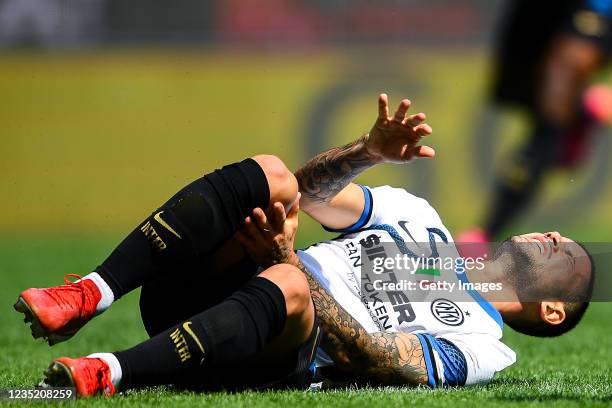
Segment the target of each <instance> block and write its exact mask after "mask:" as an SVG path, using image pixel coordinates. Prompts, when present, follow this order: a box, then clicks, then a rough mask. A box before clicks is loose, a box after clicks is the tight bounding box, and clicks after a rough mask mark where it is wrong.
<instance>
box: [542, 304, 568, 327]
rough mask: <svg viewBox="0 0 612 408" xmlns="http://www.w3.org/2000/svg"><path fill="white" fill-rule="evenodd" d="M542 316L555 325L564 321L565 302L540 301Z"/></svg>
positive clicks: (544, 319) (545, 320)
mask: <svg viewBox="0 0 612 408" xmlns="http://www.w3.org/2000/svg"><path fill="white" fill-rule="evenodd" d="M540 318H541V319H542V320H543V321H544V322H546V323H548V324H551V325H553V326H556V325H558V324H561V323H563V321H564V320H565V305H564V304H563V302H542V303H540Z"/></svg>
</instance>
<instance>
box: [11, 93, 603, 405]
mask: <svg viewBox="0 0 612 408" xmlns="http://www.w3.org/2000/svg"><path fill="white" fill-rule="evenodd" d="M409 106H410V102H409V101H408V100H405V99H404V100H402V102H401V104H400V106H399V108H398V109H397V111H396V112H395V114H394V115H393V116H389V113H388V104H387V96H386V95H384V94H383V95H381V96H380V98H379V116H378V119H377V120H376V123H375V125H374V126H373V128H372V130H371V131H370V133H369V134H367V135H365V136H363V137H361V138H359V139H358V140H356V141H354V142H352V143H350V144H348V145H346V146H343V147H339V148H334V149H331V150H329V151H327V152H324V153H321V154H320V155H318V156H316V157H314V158H313V159H311V160H310V161H308V162H307V163H306V164H305V165H304V166H303V167H302V168H300V169H299V170H298V171H297V172H296V173H295V176H294V175H293V174H292V173H291V172H290V171H289V170H287V168H286V167H285V165H284V164H283V163H282V162H281V161H280V160H279V159H278V158H276V157H273V156H255V157H253V158H251V159H247V160H245V161H242V162H240V163H235V164H232V165H229V166H226V167H224V168H222V169H221V170H217V171H214V172H212V173H210V174H208V175H206V176H204V177H202V178H200V179H198V180H196V181H195V182H193V183H191V184H189V185H188V186H187V187H185V188H183V189H182V190H181V191H179V192H178V193H177V194H176V195H175V196H173V197H172V198H171V199H170V200H169V201H168V202H167V203H165V204H164V205H163V206H162V207H160V208H159V209H157V210H156V211H154V212H153V213H152V215H151V216H150V217H148V218H147V219H146V220H145V221H144V222H143V223H142V224H140V225H139V226H138V227H137V228H136V229H135V230H134V231H133V232H132V233H131V234H130V235H128V236H127V238H125V240H124V241H123V242H122V243H121V244H120V245H119V246H118V247H117V248H116V249H115V251H113V252H112V253H111V255H110V256H109V257H108V258H107V259H106V260H105V261H104V262H103V263H102V265H100V266H99V267H98V268H96V269H95V272H93V273H91V274H89V275H87V276H85V277H84V278H83V279H80V280H78V281H77V282H68V281H66V284H65V285H62V286H56V287H52V288H47V289H28V290H26V291H24V292H22V293H21V295H20V296H19V299H18V301H17V303H16V305H15V308H16V309H17V310H18V311H19V312H21V313H24V314H25V316H26V321H30V322H31V323H32V325H31V329H32V333H33V335H34V337H44V338H46V339H47V340H48V341H49V343H50V344H54V343H57V342H59V341H64V340H67V339H68V338H70V337H71V336H73V335H74V334H75V333H76V332H77V331H78V330H79V329H80V328H81V327H82V326H83V325H85V323H87V322H88V321H89V320H90V319H91V318H92V317H93V316H95V315H97V314H100V313H102V312H103V311H104V310H106V309H107V308H108V307H109V306H110V305H111V304H112V303H113V302H114V301H116V300H118V299H119V298H120V297H121V296H123V295H124V294H126V293H128V292H130V291H131V290H134V289H136V288H137V287H140V286H142V293H141V299H140V309H141V315H142V319H143V322H144V325H145V328H146V330H147V332H148V333H149V335H150V339H149V340H146V341H144V342H142V343H141V344H138V345H136V346H135V347H133V348H131V349H127V350H123V351H119V352H115V353H96V354H92V355H89V356H87V357H80V358H76V359H73V358H67V357H62V358H58V359H56V360H54V361H53V362H52V363H51V365H50V366H49V368H48V369H47V370H46V372H45V379H44V383H46V384H48V385H53V386H75V387H76V389H77V392H78V394H79V395H83V396H85V395H94V394H100V393H105V394H107V395H108V394H113V393H114V392H115V391H116V390H127V389H130V388H134V387H141V386H150V385H157V384H178V385H181V386H204V387H206V388H215V387H225V388H229V389H243V388H255V389H261V388H270V387H273V388H288V387H291V388H303V387H307V386H308V385H309V384H310V383H311V382H312V381H313V379H314V378H315V376H320V374H321V373H322V372H323V374H325V375H331V376H332V377H334V376H338V375H341V376H342V377H344V378H345V379H349V380H351V381H359V382H369V383H371V384H401V385H419V384H428V385H429V386H431V387H436V386H439V385H464V384H472V383H476V382H481V381H487V380H489V379H491V378H492V377H493V375H494V374H495V372H497V371H499V370H501V369H503V368H505V367H507V366H509V365H510V364H512V363H513V362H514V361H515V355H514V352H513V351H512V350H511V349H510V348H508V347H507V346H505V345H504V344H503V343H501V342H500V338H501V336H502V325H503V323H502V319H503V320H504V321H506V322H507V323H508V324H509V325H511V326H512V327H513V328H515V329H517V330H519V331H522V332H525V333H528V334H533V335H538V336H554V335H559V334H561V333H564V332H565V331H567V330H569V329H571V328H572V327H573V326H574V325H575V324H576V323H577V322H578V321H579V320H580V318H581V316H582V314H583V313H584V311H585V309H586V307H587V305H588V302H587V301H586V300H585V298H586V297H588V294H589V293H590V292H589V291H590V288H591V287H592V279H593V278H592V265H591V263H590V260H589V257H588V254H586V252H585V251H584V250H583V249H582V248H581V247H580V246H578V245H573V246H568V247H567V249H564V250H561V246H562V243H563V242H567V243H571V242H572V241H571V240H569V239H567V238H564V237H561V236H560V235H559V234H558V233H548V234H539V233H534V234H527V235H522V236H518V237H514V238H512V239H511V240H508V241H507V242H505V243H504V244H503V245H502V246H501V248H500V250H499V251H498V252H497V254H496V255H495V257H494V259H492V260H491V261H490V262H487V263H486V268H485V270H483V271H477V272H478V273H476V272H474V271H467V273H466V274H454V273H453V276H451V277H449V279H455V280H459V279H462V280H467V279H468V278H469V279H470V280H471V281H473V282H478V281H488V282H500V283H503V284H504V285H505V290H506V293H507V294H508V296H513V299H515V300H514V301H512V302H497V303H495V302H494V303H491V302H488V301H487V300H485V298H483V296H485V297H486V296H487V294H483V296H481V295H480V294H479V293H477V292H475V291H472V294H471V296H474V297H475V300H476V301H468V302H462V303H459V304H456V303H453V302H447V303H442V304H440V303H439V302H438V304H435V303H436V302H413V303H410V300H409V298H408V296H407V295H406V294H405V293H404V292H393V291H387V292H384V293H383V292H380V293H379V294H371V293H361V288H360V283H359V279H360V262H358V261H356V258H355V256H357V257H358V256H360V249H361V248H362V247H363V248H365V249H368V250H369V249H375V248H376V247H378V246H380V245H381V244H382V243H383V242H389V243H391V244H393V243H395V244H396V245H397V247H398V248H400V249H401V248H403V249H404V250H405V249H406V245H407V242H426V243H428V244H431V245H432V246H433V247H436V246H446V247H451V248H454V245H453V242H452V239H451V235H450V233H449V232H448V230H447V229H446V227H445V226H444V225H443V224H442V221H441V220H440V218H439V216H438V214H437V213H436V211H435V210H434V209H433V208H432V207H431V206H430V205H429V204H428V203H427V202H426V201H425V200H423V199H420V198H417V197H415V196H413V195H411V194H409V193H408V192H406V191H405V190H403V189H395V188H391V187H388V186H385V187H377V188H369V187H363V186H359V185H357V184H354V183H352V180H353V179H354V178H355V177H357V175H358V174H360V173H361V172H363V171H364V170H366V169H368V168H370V167H372V166H374V165H377V164H380V163H386V162H387V163H389V162H392V163H404V162H408V161H410V160H411V159H413V158H415V157H433V155H434V151H433V149H432V148H430V147H427V146H419V145H418V143H419V142H420V140H421V139H422V138H423V137H425V136H427V135H429V134H430V133H431V128H430V127H429V126H428V125H427V124H425V123H423V121H424V120H425V115H424V114H422V113H419V114H416V115H409V116H406V113H407V110H408V108H409ZM298 185H299V190H300V191H301V206H302V209H303V210H305V211H306V212H307V213H308V214H309V215H310V216H312V217H313V218H314V219H316V220H317V221H319V222H321V224H323V225H325V226H326V228H328V229H332V230H338V231H343V233H342V235H340V236H339V237H338V238H336V239H333V240H330V241H326V242H320V243H318V244H315V245H313V246H311V247H309V248H307V249H305V250H303V251H298V252H297V253H296V252H294V251H293V240H294V236H295V232H296V229H297V216H298V207H299V205H300V197H299V194H298ZM521 242H533V243H536V244H537V245H535V244H534V245H530V246H525V245H523V246H521V245H520V244H519V243H521ZM532 247H533V248H535V250H531V249H530V248H532ZM551 259H552V260H555V259H557V260H559V262H558V263H557V264H560V265H561V266H558V267H557V268H556V269H555V270H551V268H550V267H548V266H549V265H550V264H551V263H550V261H551ZM545 265H546V268H545V267H544V266H545ZM553 272H554V275H551V274H553ZM551 277H552V278H554V279H555V285H554V289H555V290H556V292H554V294H553V295H552V297H551V299H553V300H550V301H541V302H528V303H526V302H521V301H520V299H521V295H522V294H524V293H525V292H526V291H529V290H535V289H541V287H542V286H543V285H548V286H550V281H549V279H551ZM568 293H570V294H572V295H573V297H572V298H575V299H580V300H577V301H574V302H567V301H561V300H555V299H556V297H555V296H557V295H559V298H560V299H561V298H562V296H563V295H565V294H568ZM383 296H384V297H383ZM438 300H439V299H438ZM440 307H441V308H440Z"/></svg>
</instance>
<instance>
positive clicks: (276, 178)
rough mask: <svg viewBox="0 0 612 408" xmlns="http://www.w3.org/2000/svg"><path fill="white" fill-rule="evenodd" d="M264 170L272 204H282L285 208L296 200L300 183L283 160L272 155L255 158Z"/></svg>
mask: <svg viewBox="0 0 612 408" xmlns="http://www.w3.org/2000/svg"><path fill="white" fill-rule="evenodd" d="M253 160H255V161H256V162H257V163H258V164H259V165H260V166H261V168H262V169H263V171H264V173H265V175H266V179H267V180H268V186H269V188H270V203H275V202H281V203H283V204H284V205H285V208H289V206H290V205H291V204H292V203H293V201H294V200H295V197H296V196H297V193H298V183H297V180H296V178H295V176H294V175H293V173H292V172H291V170H289V169H288V168H287V166H286V165H285V163H283V161H282V160H281V159H279V158H278V157H276V156H274V155H270V154H261V155H257V156H253Z"/></svg>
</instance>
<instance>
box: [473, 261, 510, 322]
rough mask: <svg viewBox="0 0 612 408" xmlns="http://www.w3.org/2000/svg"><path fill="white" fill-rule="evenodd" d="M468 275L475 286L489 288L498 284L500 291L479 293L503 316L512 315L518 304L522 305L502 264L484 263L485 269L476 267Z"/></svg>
mask: <svg viewBox="0 0 612 408" xmlns="http://www.w3.org/2000/svg"><path fill="white" fill-rule="evenodd" d="M466 274H467V278H468V280H469V281H470V282H472V283H474V284H476V283H481V284H486V286H488V287H491V285H494V284H497V285H496V286H497V287H499V288H500V289H499V290H488V291H479V293H480V294H481V296H482V297H484V298H485V299H486V300H487V301H489V303H491V304H492V305H493V307H495V309H497V311H498V312H500V313H501V314H502V315H504V314H506V313H512V312H513V311H514V309H515V308H516V307H515V306H516V305H517V304H518V305H520V302H519V301H518V296H517V294H516V289H515V288H514V286H513V285H512V283H511V282H510V281H509V280H508V278H507V275H506V273H505V271H504V266H503V265H502V264H501V263H499V262H495V261H488V262H485V263H484V268H481V269H478V268H475V267H474V268H471V269H468V270H467V271H466ZM483 286H485V285H483Z"/></svg>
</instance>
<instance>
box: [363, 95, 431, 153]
mask: <svg viewBox="0 0 612 408" xmlns="http://www.w3.org/2000/svg"><path fill="white" fill-rule="evenodd" d="M410 104H411V102H410V101H409V100H408V99H402V101H401V102H400V105H399V107H398V108H397V110H396V111H395V114H394V115H393V116H389V101H388V97H387V94H380V96H379V97H378V118H377V119H376V123H374V126H373V127H372V130H370V133H369V135H368V136H367V141H366V147H367V149H368V152H369V153H370V154H372V155H374V156H376V157H377V158H378V159H379V160H380V161H383V162H389V163H405V162H408V161H410V160H412V159H413V158H415V157H434V155H435V154H436V152H435V150H434V149H433V148H431V147H429V146H424V145H418V143H419V142H420V141H421V139H422V138H423V137H425V136H428V135H430V134H431V133H432V129H431V127H430V126H429V125H428V124H426V123H424V121H425V118H426V117H425V114H424V113H417V114H414V115H408V116H406V113H407V112H408V108H410Z"/></svg>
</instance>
